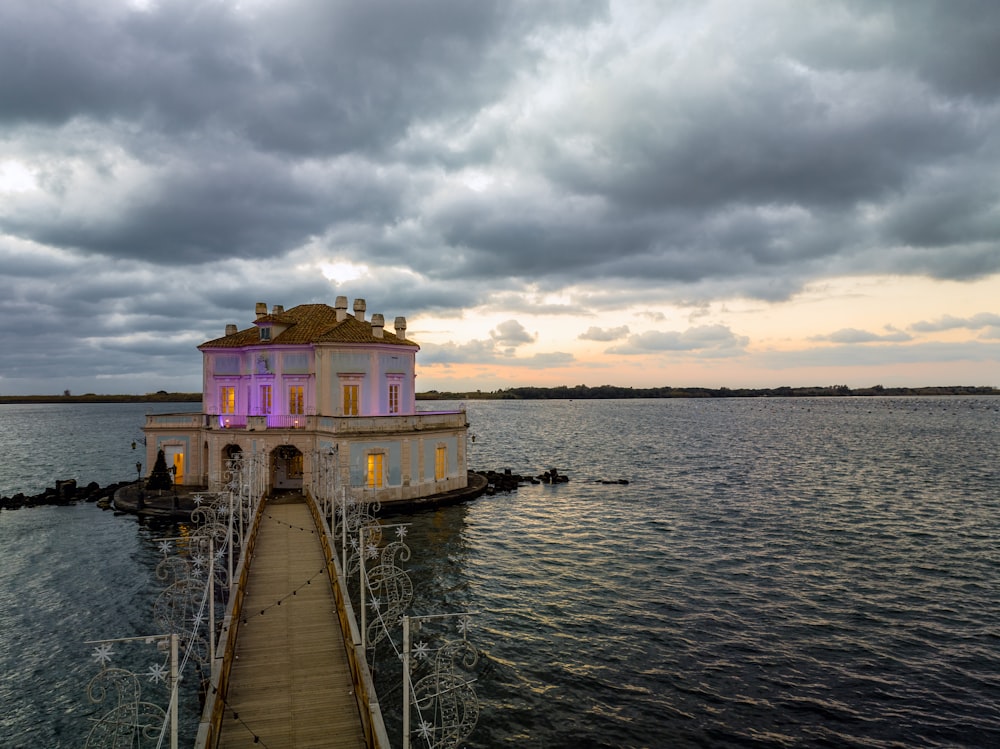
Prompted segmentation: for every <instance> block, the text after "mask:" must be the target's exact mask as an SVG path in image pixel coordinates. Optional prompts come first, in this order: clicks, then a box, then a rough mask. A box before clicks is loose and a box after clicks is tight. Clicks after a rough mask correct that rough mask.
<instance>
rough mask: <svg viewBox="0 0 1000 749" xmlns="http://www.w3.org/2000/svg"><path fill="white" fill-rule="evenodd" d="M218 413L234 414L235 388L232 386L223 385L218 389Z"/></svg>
mask: <svg viewBox="0 0 1000 749" xmlns="http://www.w3.org/2000/svg"><path fill="white" fill-rule="evenodd" d="M219 413H220V414H234V413H236V388H235V387H234V386H232V385H223V386H222V387H221V388H219Z"/></svg>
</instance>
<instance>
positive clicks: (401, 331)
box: [396, 317, 406, 339]
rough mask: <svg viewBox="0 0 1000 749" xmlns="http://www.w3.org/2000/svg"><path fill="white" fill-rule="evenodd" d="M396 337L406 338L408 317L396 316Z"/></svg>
mask: <svg viewBox="0 0 1000 749" xmlns="http://www.w3.org/2000/svg"><path fill="white" fill-rule="evenodd" d="M396 338H404V339H405V338H406V318H405V317H397V318H396Z"/></svg>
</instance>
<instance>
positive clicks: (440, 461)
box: [434, 445, 448, 481]
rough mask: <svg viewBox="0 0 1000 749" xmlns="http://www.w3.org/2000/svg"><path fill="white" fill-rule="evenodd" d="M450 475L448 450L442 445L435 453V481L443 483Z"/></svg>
mask: <svg viewBox="0 0 1000 749" xmlns="http://www.w3.org/2000/svg"><path fill="white" fill-rule="evenodd" d="M447 475H448V448H447V447H445V446H443V445H441V446H439V447H438V449H437V450H435V451H434V480H435V481H441V480H442V479H444V478H445V477H446V476H447Z"/></svg>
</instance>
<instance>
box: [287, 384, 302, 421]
mask: <svg viewBox="0 0 1000 749" xmlns="http://www.w3.org/2000/svg"><path fill="white" fill-rule="evenodd" d="M305 412H306V401H305V388H304V387H303V386H302V385H291V386H290V387H289V388H288V413H290V414H304V413H305Z"/></svg>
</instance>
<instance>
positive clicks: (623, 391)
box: [417, 385, 1000, 400]
mask: <svg viewBox="0 0 1000 749" xmlns="http://www.w3.org/2000/svg"><path fill="white" fill-rule="evenodd" d="M866 395H868V396H870V395H897V396H898V395H1000V390H998V389H997V388H994V387H989V386H980V385H949V386H928V387H917V388H909V387H884V386H882V385H873V386H871V387H866V388H850V387H848V386H847V385H827V386H815V387H791V386H781V387H775V388H728V387H719V388H702V387H670V386H664V387H653V388H633V387H622V386H619V385H598V386H597V387H590V386H588V385H574V386H572V387H570V386H567V385H558V386H555V387H512V388H504V389H501V390H494V391H492V392H486V393H484V392H482V391H479V390H477V391H475V392H465V393H448V392H439V391H437V390H431V391H428V392H427V393H418V394H417V398H418V399H423V400H575V399H579V400H598V399H619V400H620V399H629V398H802V397H817V396H866Z"/></svg>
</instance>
